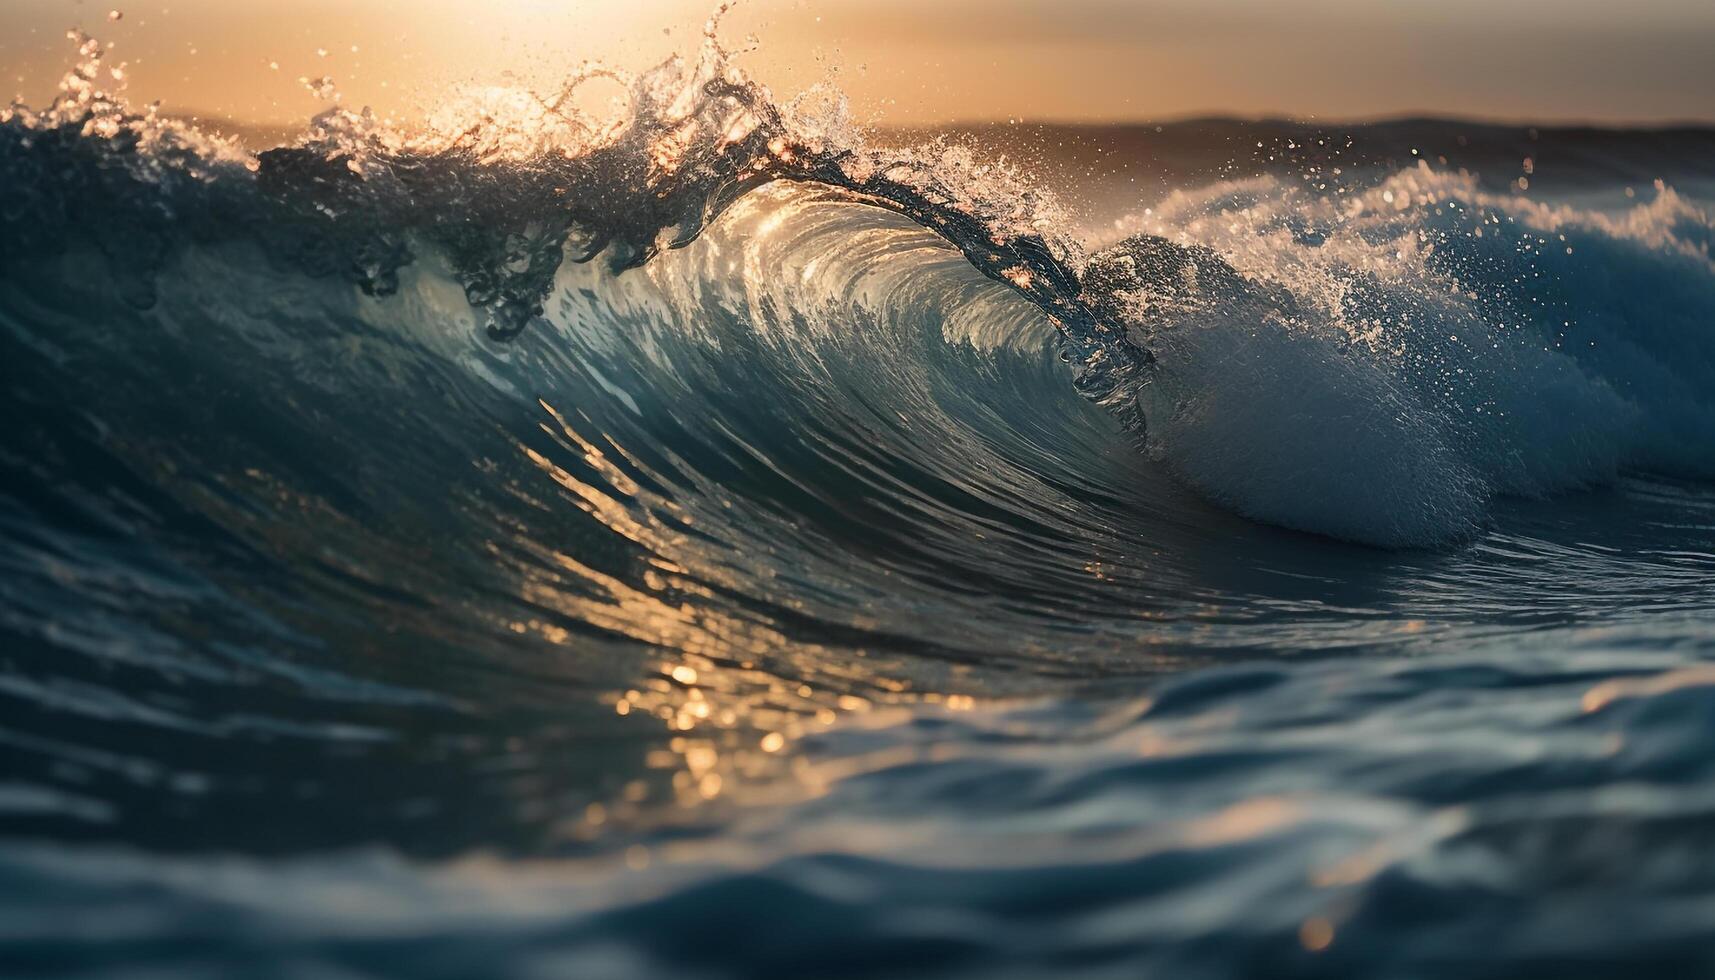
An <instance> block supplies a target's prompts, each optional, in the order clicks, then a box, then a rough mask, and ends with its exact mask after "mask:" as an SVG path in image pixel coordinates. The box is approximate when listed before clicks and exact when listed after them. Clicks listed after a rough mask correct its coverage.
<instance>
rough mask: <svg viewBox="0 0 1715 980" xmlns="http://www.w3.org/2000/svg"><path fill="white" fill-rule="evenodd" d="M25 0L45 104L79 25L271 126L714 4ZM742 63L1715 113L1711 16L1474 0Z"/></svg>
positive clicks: (1130, 114) (526, 71) (1192, 11)
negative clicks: (114, 14)
mask: <svg viewBox="0 0 1715 980" xmlns="http://www.w3.org/2000/svg"><path fill="white" fill-rule="evenodd" d="M113 2H114V0H103V2H101V3H92V2H75V0H73V2H67V0H13V2H12V3H10V4H8V5H7V6H6V8H5V9H4V10H3V11H0V66H3V68H0V70H3V71H4V77H6V79H7V80H8V81H9V82H11V83H12V87H13V89H14V92H15V93H16V95H17V96H18V97H19V98H21V99H22V101H24V102H26V103H28V104H31V105H36V106H40V105H43V104H45V103H46V102H47V101H48V100H49V99H51V98H52V96H53V92H54V87H55V85H56V83H57V81H58V79H59V77H60V75H61V74H62V73H63V72H64V70H65V69H66V68H67V67H68V66H69V65H70V64H71V63H72V61H73V57H74V56H73V51H72V46H71V45H70V44H69V43H68V42H66V41H65V40H64V31H65V30H66V29H67V28H70V27H80V28H82V29H84V30H86V31H88V32H90V33H92V34H94V35H95V36H97V37H99V38H101V39H103V40H105V41H110V42H113V43H114V44H115V51H114V57H115V58H116V59H117V60H121V61H126V62H128V63H129V68H128V74H129V90H128V93H129V97H130V98H131V100H132V101H133V102H134V103H137V104H143V103H147V102H150V101H156V100H159V101H160V102H161V103H162V104H163V106H164V107H165V108H166V109H167V110H168V111H172V112H177V113H182V114H195V115H204V116H209V117H217V118H223V119H229V120H232V121H235V122H240V123H248V124H255V125H265V126H284V125H292V124H297V123H301V122H303V121H304V120H306V119H308V118H309V117H310V116H311V115H313V114H314V113H315V112H317V111H319V109H320V108H321V107H322V106H321V104H320V103H319V102H318V101H317V100H316V99H315V98H313V97H312V96H311V95H310V94H309V93H308V92H307V91H305V88H304V86H302V85H301V84H300V83H299V78H300V77H305V76H307V77H317V76H322V75H327V76H331V77H332V78H333V79H334V80H335V81H336V82H337V83H338V86H339V89H340V91H341V93H342V94H343V96H344V100H345V103H346V104H347V105H370V106H373V107H375V109H376V111H377V112H378V113H379V114H382V115H384V116H392V117H396V118H424V117H426V116H428V115H430V114H432V112H433V110H434V108H435V106H436V105H437V103H438V102H439V101H440V100H442V99H444V98H445V97H446V96H447V95H448V93H450V92H452V91H454V90H455V89H458V88H460V87H468V86H472V85H475V86H484V87H486V86H497V85H498V86H508V87H526V88H537V89H541V90H549V89H553V88H554V87H555V86H556V83H557V82H558V81H560V80H561V79H563V78H564V77H565V76H566V75H567V74H569V73H570V72H571V71H572V70H573V69H574V68H575V67H576V66H577V65H578V64H580V63H581V62H583V61H586V60H590V59H596V60H601V61H603V62H605V63H608V64H611V65H613V66H614V67H616V68H620V69H622V70H626V71H639V70H642V69H645V68H647V67H649V66H650V65H653V64H655V63H658V62H659V61H661V60H662V59H664V58H665V57H667V56H669V55H670V54H673V53H675V52H678V53H681V54H688V53H690V52H691V51H692V50H694V48H695V46H696V43H697V42H698V40H699V39H700V32H701V26H702V23H703V21H704V19H705V18H706V16H707V14H708V13H709V10H710V9H711V7H712V6H713V2H712V0H636V2H634V3H629V4H626V5H623V6H619V5H615V4H613V3H611V2H600V3H593V2H545V0H514V2H504V3H499V4H479V3H473V2H468V0H416V2H405V0H352V2H345V3H337V2H333V0H309V2H306V3H290V2H286V0H255V2H251V3H245V4H242V5H237V4H224V3H217V2H215V0H167V2H162V0H155V2H152V3H149V4H144V5H137V4H127V3H125V2H124V0H119V2H118V7H119V9H120V10H121V11H122V13H123V16H122V17H121V18H120V19H119V20H117V21H114V20H110V19H109V9H110V7H109V6H108V5H109V4H112V3H113ZM747 35H755V36H756V37H757V38H758V40H759V45H758V46H757V48H756V50H754V51H751V52H749V53H746V54H744V55H742V56H740V57H739V59H738V62H739V64H740V65H741V66H743V67H744V68H745V70H746V71H749V72H751V73H752V74H754V75H755V76H756V77H757V78H759V79H760V80H762V81H763V82H765V83H766V84H768V85H770V86H771V87H772V88H773V89H774V91H775V93H776V94H777V95H778V96H782V97H789V96H791V95H792V94H795V93H797V92H799V91H802V90H803V89H805V88H808V87H809V86H811V85H813V84H816V83H818V82H822V81H830V80H831V81H832V83H833V84H834V85H836V86H837V87H838V88H840V89H841V90H842V91H844V92H845V93H846V94H847V95H848V96H850V98H851V100H852V103H853V108H854V113H855V115H856V116H857V118H858V119H859V121H861V122H865V123H871V124H892V125H905V126H924V125H939V124H947V123H952V122H1004V121H1007V120H1025V121H1030V122H1050V121H1063V122H1124V121H1140V120H1151V121H1158V120H1165V119H1171V118H1182V117H1188V116H1205V115H1234V116H1243V117H1260V116H1287V117H1298V118H1305V117H1318V118H1324V119H1341V120H1347V119H1370V118H1380V117H1396V116H1403V115H1424V114H1428V115H1440V116H1461V117H1470V118H1481V119H1500V120H1510V121H1530V122H1543V123H1547V122H1595V123H1624V124H1652V123H1667V122H1715V100H1712V99H1710V98H1709V94H1710V93H1711V92H1715V58H1711V57H1709V52H1710V51H1715V4H1710V3H1706V2H1705V3H1700V2H1693V0H1648V2H1644V3H1640V4H1637V5H1634V6H1633V7H1632V8H1630V9H1627V10H1625V11H1619V10H1616V9H1613V8H1612V7H1611V6H1610V5H1607V4H1602V3H1597V2H1595V0H1519V2H1516V3H1513V4H1510V5H1508V6H1507V7H1506V8H1504V9H1499V8H1496V7H1495V6H1494V5H1492V4H1483V3H1479V2H1477V0H1445V2H1442V3H1439V4H1436V5H1434V6H1433V8H1430V7H1428V6H1427V5H1422V4H1408V3H1403V2H1388V0H1305V2H1301V3H1295V4H1282V3H1271V2H1267V0H1230V2H1228V3H1224V4H1219V5H1213V4H1194V3H1190V2H1182V0H1143V2H1127V0H1067V2H1061V3H1047V2H1033V0H989V2H978V0H941V2H937V3H932V4H924V3H916V2H907V0H747V2H746V3H744V4H741V5H740V6H739V7H738V8H737V9H736V10H734V11H733V12H732V13H731V14H730V15H729V16H728V17H727V18H726V19H725V21H723V24H722V28H721V36H722V37H723V39H724V40H725V42H726V44H727V46H728V47H729V48H734V49H737V48H742V47H744V46H745V38H746V36H747Z"/></svg>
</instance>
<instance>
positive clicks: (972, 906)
mask: <svg viewBox="0 0 1715 980" xmlns="http://www.w3.org/2000/svg"><path fill="white" fill-rule="evenodd" d="M716 26H718V25H717V24H716V23H715V22H711V25H710V27H709V29H708V39H707V43H706V44H705V47H704V50H703V52H702V54H701V56H700V59H699V60H697V61H696V62H695V63H680V62H668V63H666V64H663V65H662V66H660V67H659V68H657V69H655V70H654V71H653V72H650V73H647V74H645V75H644V76H641V77H637V78H630V77H618V78H617V79H615V78H614V77H612V76H611V75H610V74H607V73H605V72H604V71H603V70H602V69H599V68H598V67H595V66H588V67H586V68H584V69H581V70H580V71H579V72H577V73H576V74H574V75H573V77H572V79H571V80H570V81H569V82H568V86H567V88H566V90H565V92H563V93H548V94H546V95H544V94H540V93H538V94H534V95H532V94H529V93H518V92H491V93H487V94H485V95H482V96H481V97H480V98H477V97H473V99H472V100H471V101H469V102H468V103H457V104H452V105H449V106H448V107H447V109H446V112H445V113H444V114H443V115H442V116H441V117H439V118H437V119H436V120H432V121H430V122H429V123H426V124H423V125H421V126H419V127H416V128H410V129H403V128H394V127H389V126H386V125H383V124H382V123H380V122H378V121H377V120H375V119H374V118H373V117H372V116H370V115H367V114H365V113H362V112H357V111H351V110H349V109H347V108H344V107H342V106H340V105H337V104H335V105H330V108H329V110H328V111H327V112H325V113H323V114H322V115H320V116H318V117H317V118H316V119H315V120H314V121H313V122H312V123H311V124H310V125H309V126H308V128H307V129H306V132H305V133H304V134H303V135H302V137H300V138H299V139H297V140H295V141H291V142H289V143H287V144H285V145H282V146H278V147H273V148H269V149H265V150H262V151H260V152H252V151H250V150H247V149H242V148H239V147H237V146H235V145H233V144H228V143H224V142H222V141H220V140H218V139H216V138H213V137H210V136H208V135H206V134H204V133H201V132H199V131H197V130H196V129H195V128H193V127H190V126H187V125H185V124H183V123H178V122H173V121H170V120H164V119H160V118H157V117H155V116H154V115H152V114H150V113H138V112H136V111H135V110H133V109H132V108H131V107H129V106H128V105H127V104H126V103H125V101H124V99H123V98H122V97H121V96H120V95H119V94H117V93H116V92H115V91H114V90H113V85H112V79H113V77H114V76H113V75H112V73H111V68H112V67H113V66H112V64H111V59H110V58H108V52H107V51H106V50H105V49H104V48H103V47H102V46H101V45H100V43H99V42H97V41H94V40H91V39H87V38H81V37H80V38H78V39H77V41H78V44H79V45H80V57H81V58H82V61H81V62H80V63H79V64H78V65H77V67H76V68H75V69H74V70H73V71H72V73H71V74H70V75H69V76H68V78H67V81H66V83H65V85H64V86H63V92H64V95H63V97H62V98H61V100H60V101H59V102H57V103H56V104H55V105H53V106H50V107H46V108H43V109H39V110H32V109H29V108H25V107H14V108H13V109H12V110H10V111H9V112H8V113H7V114H6V115H5V117H4V119H3V120H0V195H3V197H0V345H4V348H5V349H4V353H3V354H0V375H3V376H4V385H3V389H0V390H3V395H0V397H3V398H4V408H5V417H6V418H7V419H8V420H9V422H8V424H7V426H6V427H5V429H4V433H5V435H4V437H3V441H0V566H3V567H4V569H5V573H4V576H3V577H0V633H3V634H4V636H3V639H0V651H3V652H0V702H4V707H3V708H0V923H3V925H0V973H3V974H5V975H7V976H83V975H106V976H127V975H135V976H146V975H161V974H168V975H173V976H199V975H208V976H222V975H234V974H238V975H279V976H305V977H313V976H329V975H340V976H345V975H355V976H371V975H373V976H398V975H409V976H425V977H464V976H471V975H496V976H517V977H530V976H578V977H605V976H615V977H618V976H660V975H680V974H683V975H693V976H705V975H706V976H871V975H873V976H919V975H921V976H961V975H963V976H983V977H990V976H1020V977H1027V976H1028V977H1039V976H1048V975H1059V974H1067V975H1079V976H1086V975H1091V976H1103V975H1110V974H1111V975H1114V976H1122V975H1123V976H1136V975H1138V974H1139V972H1140V971H1142V972H1145V973H1149V972H1161V973H1166V974H1171V975H1174V976H1234V975H1258V976H1265V975H1266V976H1298V975H1303V976H1328V975H1354V976H1356V975H1362V976H1378V975H1386V976H1402V977H1403V976H1423V975H1431V974H1453V973H1456V974H1458V975H1474V976H1512V975H1519V976H1527V975H1541V974H1542V973H1545V972H1549V971H1553V972H1555V973H1557V974H1559V975H1566V976H1583V975H1589V976H1598V975H1614V974H1615V973H1617V972H1621V971H1639V970H1643V971H1646V972H1651V973H1655V974H1673V975H1695V974H1700V973H1703V972H1709V971H1711V970H1715V963H1712V962H1711V960H1710V953H1709V952H1708V950H1710V949H1711V948H1715V947H1712V946H1711V944H1710V942H1709V940H1710V939H1711V938H1712V933H1715V928H1712V926H1715V923H1712V922H1711V920H1710V917H1709V915H1708V913H1707V910H1706V909H1705V908H1704V906H1706V905H1707V898H1706V896H1707V895H1709V894H1710V891H1711V888H1712V887H1715V881H1712V880H1711V873H1710V869H1709V868H1708V867H1707V866H1706V865H1707V862H1703V861H1701V860H1700V859H1698V857H1697V855H1698V854H1700V853H1701V852H1702V851H1703V850H1706V849H1707V845H1708V843H1709V841H1708V840H1707V839H1706V838H1707V837H1708V831H1707V830H1706V829H1705V828H1707V827H1708V826H1710V816H1711V810H1710V807H1711V805H1712V803H1715V783H1712V782H1711V778H1712V774H1711V773H1710V772H1709V764H1708V762H1707V757H1708V753H1707V751H1706V746H1707V744H1708V739H1709V738H1710V737H1711V731H1710V724H1711V718H1715V696H1712V692H1715V686H1712V684H1715V667H1712V666H1711V662H1710V657H1711V654H1715V574H1712V572H1715V492H1712V491H1711V489H1710V486H1709V483H1708V480H1709V478H1710V476H1711V475H1715V448H1712V447H1715V329H1712V314H1715V265H1712V262H1711V256H1710V251H1709V249H1710V242H1711V237H1712V229H1715V220H1712V218H1711V211H1710V205H1709V204H1708V203H1707V201H1706V200H1705V199H1704V198H1703V197H1701V196H1699V195H1700V192H1699V191H1698V190H1697V189H1698V188H1702V187H1706V186H1708V184H1707V183H1706V182H1707V181H1708V180H1709V178H1710V176H1711V174H1710V173H1709V167H1710V163H1709V161H1708V159H1707V158H1706V157H1703V156H1700V155H1697V154H1690V153H1687V154H1684V155H1683V158H1681V159H1674V158H1673V154H1672V152H1671V151H1664V149H1663V147H1662V145H1660V144H1659V143H1657V142H1651V141H1649V140H1646V139H1644V138H1643V137H1639V141H1638V143H1637V145H1635V146H1634V145H1633V144H1623V145H1620V146H1619V147H1618V148H1617V149H1615V148H1610V149H1608V150H1606V151H1605V155H1604V157H1603V162H1602V166H1601V167H1600V168H1596V167H1593V166H1592V167H1589V168H1586V170H1585V171H1584V172H1583V173H1582V174H1581V175H1579V176H1578V178H1577V179H1576V180H1574V179H1572V178H1566V179H1567V180H1568V183H1569V186H1572V185H1575V186H1576V188H1577V192H1576V193H1572V192H1567V193H1562V194H1558V195H1548V194H1543V193H1541V192H1538V193H1536V194H1527V193H1522V191H1523V190H1525V189H1526V188H1527V187H1528V181H1521V182H1515V183H1514V185H1513V187H1512V188H1511V189H1507V188H1502V187H1497V186H1495V183H1494V181H1493V180H1492V179H1491V180H1487V181H1485V179H1483V178H1482V177H1481V176H1480V175H1474V174H1471V173H1469V172H1467V173H1463V174H1461V173H1460V172H1459V171H1458V169H1457V168H1455V167H1452V166H1443V165H1440V164H1438V163H1432V162H1430V155H1431V154H1433V153H1434V152H1436V151H1435V150H1434V148H1433V147H1426V153H1425V156H1424V157H1422V158H1421V162H1410V163H1401V164H1398V165H1379V164H1376V163H1373V162H1370V161H1366V160H1364V159H1362V157H1361V153H1360V152H1359V149H1358V148H1357V146H1356V144H1358V143H1361V142H1362V140H1364V139H1365V138H1366V134H1368V133H1369V131H1368V130H1365V129H1362V128H1354V129H1353V130H1352V136H1351V140H1352V141H1353V142H1352V143H1351V144H1344V145H1342V146H1340V147H1337V148H1336V149H1334V150H1327V151H1326V152H1322V151H1317V152H1316V153H1314V154H1311V155H1312V156H1314V157H1315V158H1314V159H1309V158H1307V157H1306V155H1304V154H1297V155H1290V154H1288V155H1283V157H1282V162H1281V163H1280V165H1278V166H1273V167H1269V168H1263V170H1264V172H1261V173H1258V174H1253V175H1246V176H1243V177H1232V178H1229V179H1205V180H1198V181H1184V182H1182V185H1181V186H1175V187H1173V188H1171V189H1170V191H1169V192H1168V193H1167V194H1166V195H1165V196H1159V195H1158V196H1154V197H1151V198H1149V199H1147V200H1125V199H1115V198H1113V197H1112V196H1111V195H1109V196H1107V197H1105V198H1104V199H1103V200H1102V201H1101V202H1100V206H1103V207H1111V209H1112V211H1111V214H1110V213H1104V214H1101V215H1098V216H1092V215H1090V214H1087V213H1082V214H1074V213H1072V212H1071V211H1070V210H1069V209H1068V208H1067V207H1066V206H1064V205H1062V204H1059V203H1057V202H1056V199H1055V196H1054V195H1051V194H1048V193H1046V192H1044V191H1043V190H1041V189H1040V188H1039V186H1038V184H1037V182H1036V181H1035V180H1034V179H1033V178H1032V176H1031V175H1030V174H1029V173H1028V172H1026V171H1025V170H1022V169H1019V168H1017V167H1012V166H1007V165H1005V164H1002V163H997V162H995V161H993V160H992V159H991V158H990V156H988V155H985V154H984V153H983V152H981V148H980V147H976V148H973V147H971V146H970V145H967V144H966V143H964V142H961V141H958V140H942V141H939V142H929V143H926V144H924V145H919V146H913V147H910V148H907V149H892V148H883V147H879V146H874V145H870V144H869V143H867V142H866V141H865V139H864V136H863V134H862V133H861V132H860V131H859V129H858V128H857V127H855V126H853V125H852V124H851V122H850V121H849V119H847V118H846V115H845V113H844V111H843V108H842V104H841V100H840V98H839V96H838V94H837V93H836V92H834V91H832V90H830V89H821V90H817V91H814V92H812V93H809V94H808V95H806V96H804V97H801V98H799V99H797V100H794V101H792V102H790V103H786V104H781V103H778V102H776V101H773V100H772V99H771V98H770V97H769V95H768V93H766V92H765V91H763V90H762V89H761V88H759V87H758V86H756V85H755V84H753V83H752V82H751V81H750V80H749V79H747V78H746V77H745V76H744V74H743V73H742V72H741V71H739V70H738V69H737V68H735V67H734V66H733V65H732V64H731V63H730V62H729V61H728V60H727V58H726V56H725V53H724V52H723V51H722V50H721V48H720V46H719V44H718V42H717V41H716V39H715V38H716V34H715V28H716ZM104 59H106V60H104ZM594 79H605V81H604V82H603V84H613V83H614V82H615V81H617V83H618V85H619V86H620V87H621V88H622V89H623V91H624V92H625V93H626V94H625V97H624V99H623V100H622V101H623V103H624V105H625V108H624V110H623V111H621V112H619V113H618V114H616V115H614V116H612V117H610V118H593V117H589V116H586V115H581V114H579V113H578V112H577V111H575V110H574V109H572V108H571V106H573V105H574V104H576V99H575V98H574V96H575V94H576V91H575V90H576V89H577V87H578V86H580V85H582V84H585V83H586V80H594ZM311 84H313V86H315V87H316V88H317V89H318V90H321V91H324V92H326V93H327V94H328V95H329V97H330V98H331V96H332V95H333V94H334V93H335V92H336V91H337V86H336V85H335V84H334V83H333V82H332V81H330V80H323V79H316V80H311ZM1436 125H1444V124H1436ZM1390 132H1396V131H1390ZM1423 135H1424V136H1425V138H1426V139H1427V138H1430V137H1432V136H1433V135H1434V127H1433V126H1428V125H1426V127H1425V131H1424V134H1423ZM1374 138H1375V139H1378V140H1379V139H1382V138H1384V137H1383V136H1381V135H1375V136H1374ZM1188 145H1189V144H1182V145H1181V146H1180V148H1181V149H1184V150H1185V152H1190V150H1189V149H1186V147H1187V146H1188ZM1292 149H1293V150H1298V149H1299V147H1297V146H1296V145H1295V146H1293V147H1292ZM1344 150H1349V151H1350V155H1345V156H1343V155H1342V153H1341V152H1338V151H1344ZM1171 152H1177V151H1175V150H1173V148H1172V147H1171V146H1165V147H1163V149H1162V153H1163V154H1164V155H1167V154H1170V153H1171ZM1628 153H1629V154H1632V156H1630V157H1628V156H1627V154H1628ZM1664 154H1665V156H1664ZM1289 157H1290V159H1289ZM1664 159H1665V160H1666V161H1667V163H1670V164H1672V166H1671V167H1667V166H1664ZM1548 165H1549V164H1548V163H1547V162H1546V161H1545V162H1544V163H1543V167H1544V168H1546V167H1547V166H1548ZM1534 166H1535V165H1534V164H1533V171H1534ZM1681 178H1683V179H1681ZM1681 184H1683V185H1684V189H1682V188H1681V186H1680V185H1681ZM1626 191H1629V193H1625V192H1626ZM1084 207H1085V209H1086V210H1087V208H1088V207H1089V205H1087V204H1086V205H1085V206H1084ZM1080 227H1084V228H1088V227H1100V228H1103V229H1104V231H1103V232H1102V233H1101V235H1100V237H1096V236H1092V235H1089V234H1086V233H1080V232H1077V231H1075V230H1074V229H1076V228H1080ZM1108 229H1111V230H1108Z"/></svg>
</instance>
